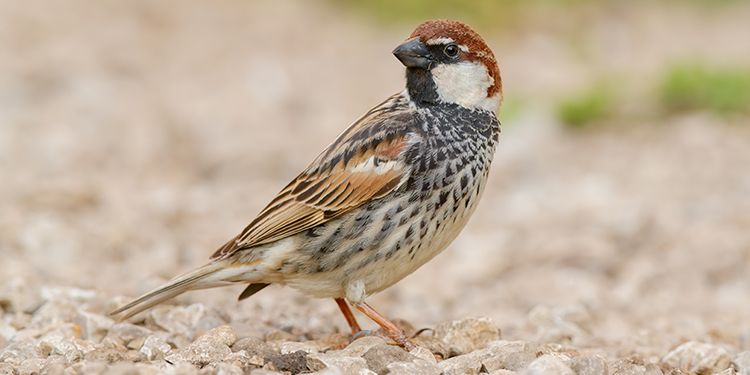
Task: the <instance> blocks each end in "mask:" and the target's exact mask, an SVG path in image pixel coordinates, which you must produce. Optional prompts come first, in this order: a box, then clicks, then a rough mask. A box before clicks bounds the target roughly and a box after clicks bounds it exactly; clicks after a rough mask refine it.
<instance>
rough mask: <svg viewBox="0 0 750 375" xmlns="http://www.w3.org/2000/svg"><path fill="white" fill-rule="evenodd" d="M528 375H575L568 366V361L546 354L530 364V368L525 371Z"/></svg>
mask: <svg viewBox="0 0 750 375" xmlns="http://www.w3.org/2000/svg"><path fill="white" fill-rule="evenodd" d="M524 374H527V375H545V374H556V375H575V372H574V371H573V369H571V368H570V366H568V364H567V363H566V361H565V360H564V359H563V358H561V357H560V356H556V355H553V354H545V355H543V356H541V357H539V358H537V359H535V360H534V361H533V362H531V363H530V364H529V367H528V368H527V369H526V371H524Z"/></svg>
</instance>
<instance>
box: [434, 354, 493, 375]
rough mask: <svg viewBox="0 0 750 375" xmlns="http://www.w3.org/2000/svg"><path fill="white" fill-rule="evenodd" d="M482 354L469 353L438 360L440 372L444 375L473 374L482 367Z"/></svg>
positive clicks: (477, 372)
mask: <svg viewBox="0 0 750 375" xmlns="http://www.w3.org/2000/svg"><path fill="white" fill-rule="evenodd" d="M482 357H483V354H482V353H479V352H474V353H469V354H464V355H460V356H457V357H453V358H450V359H446V360H445V361H441V362H438V368H439V369H440V373H441V374H444V375H462V374H465V375H475V374H479V371H480V370H481V369H482V366H483V365H482V359H483V358H482Z"/></svg>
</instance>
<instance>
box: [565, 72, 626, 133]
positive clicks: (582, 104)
mask: <svg viewBox="0 0 750 375" xmlns="http://www.w3.org/2000/svg"><path fill="white" fill-rule="evenodd" d="M614 104H615V98H614V95H613V93H612V90H611V89H610V87H609V86H608V85H606V84H602V83H597V84H596V85H594V86H593V87H591V88H590V89H587V90H585V91H584V92H582V93H580V94H577V95H575V96H573V97H570V98H567V99H565V100H563V101H562V102H560V103H559V104H558V106H557V117H558V118H559V119H560V121H562V123H563V124H564V125H566V126H568V127H570V128H575V129H580V128H585V127H589V126H592V125H595V124H597V123H601V122H602V120H604V119H606V118H609V117H611V116H612V114H613V110H614V107H615V106H614Z"/></svg>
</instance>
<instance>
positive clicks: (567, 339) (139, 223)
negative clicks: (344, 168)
mask: <svg viewBox="0 0 750 375" xmlns="http://www.w3.org/2000/svg"><path fill="white" fill-rule="evenodd" d="M435 17H440V18H455V19H460V20H463V21H466V22H468V23H469V24H471V25H473V26H474V27H475V28H476V29H477V30H478V31H479V32H480V33H481V34H482V35H483V36H484V37H485V39H486V40H487V41H488V44H489V45H490V47H491V48H492V49H493V50H494V51H495V54H496V55H497V57H498V60H499V62H500V68H501V71H502V76H503V82H504V89H505V101H504V104H503V107H502V108H501V110H500V113H499V117H500V119H501V122H502V131H503V133H502V135H501V142H500V146H499V150H498V153H497V155H496V158H495V163H494V166H493V172H492V175H491V180H490V183H489V185H488V189H487V191H486V192H485V196H484V199H483V201H482V205H481V206H480V208H479V209H478V211H477V213H476V215H475V216H474V218H473V219H472V220H471V221H470V223H469V225H468V227H467V229H466V230H465V231H464V232H463V234H462V235H461V236H460V237H459V238H458V239H457V240H456V241H455V243H454V244H453V245H452V246H451V247H450V248H449V249H448V250H447V251H446V252H445V253H443V254H442V255H440V256H439V257H437V258H436V259H435V260H433V261H432V262H430V263H428V264H427V265H426V266H424V267H423V268H421V269H420V270H419V271H417V272H416V273H415V274H413V275H411V276H410V277H408V278H406V279H405V280H403V281H402V282H401V283H399V284H397V285H396V286H394V287H393V288H391V289H390V290H388V291H386V292H383V293H381V294H379V295H376V296H374V297H372V300H371V303H372V304H373V305H374V306H376V307H378V308H379V309H380V310H381V311H382V312H383V313H384V314H386V315H389V316H391V317H400V318H404V319H406V320H408V321H409V322H411V323H412V324H414V325H415V326H417V327H430V326H432V325H434V324H436V323H439V322H441V321H445V320H450V319H457V318H463V317H467V316H477V315H482V316H488V317H491V318H492V319H494V320H495V322H496V323H497V324H498V325H499V326H500V327H501V329H502V331H503V337H504V338H508V339H519V338H523V339H535V340H539V341H542V342H558V343H570V344H573V345H578V346H581V347H595V348H603V350H607V351H609V352H612V353H616V354H618V355H628V354H629V353H639V354H642V355H651V354H654V353H661V354H663V353H664V351H665V350H667V349H669V348H671V347H673V346H674V345H675V344H676V343H679V342H682V341H684V340H685V339H700V340H712V341H715V342H719V343H721V344H723V345H727V346H731V347H733V348H736V349H737V350H741V349H744V350H747V349H750V341H748V339H750V316H749V315H748V314H747V312H748V311H750V298H749V296H750V276H749V275H748V273H747V271H746V270H747V268H748V266H750V124H749V119H750V117H749V116H750V43H748V37H749V36H750V29H749V28H748V23H747V20H748V19H750V3H749V2H747V1H739V0H738V1H731V0H715V1H709V0H704V1H701V0H692V1H677V0H674V1H670V0H664V1H645V0H643V1H616V0H611V1H593V0H577V1H561V0H560V1H555V0H545V1H535V2H530V1H521V0H515V1H490V0H483V1H474V2H467V1H459V0H452V1H427V0H420V1H410V2H403V1H397V0H382V1H378V0H365V1H359V2H348V1H343V0H317V1H301V0H297V1H283V2H282V1H239V0H236V1H235V0H217V1H210V2H207V1H193V0H188V1H159V2H154V1H147V0H132V1H114V0H105V1H96V2H90V1H84V0H70V1H65V2H62V1H38V0H32V1H10V0H7V1H0V181H1V183H0V312H2V311H3V309H5V312H6V313H11V312H14V313H19V312H22V311H25V309H26V310H29V311H31V310H30V309H33V308H34V306H35V305H34V303H35V301H37V300H38V299H39V298H41V297H38V296H39V295H40V294H44V290H45V288H51V287H61V286H65V287H75V288H80V289H81V290H93V291H95V293H96V294H97V295H99V296H101V298H102V300H103V301H105V302H103V304H104V305H105V306H106V307H112V306H113V304H114V302H112V301H113V298H114V297H115V296H118V295H120V296H134V295H137V294H140V293H142V292H144V291H146V290H148V289H150V288H152V287H154V286H156V285H157V284H160V283H161V282H163V281H165V280H166V279H169V278H171V277H172V276H174V275H176V274H178V273H181V272H183V271H185V270H188V269H190V268H192V267H194V266H197V265H200V264H202V263H204V262H205V261H206V260H207V258H208V256H209V255H210V254H211V253H212V252H213V251H214V250H215V249H216V248H217V247H218V246H219V245H221V244H223V243H224V242H225V241H226V240H227V239H228V238H230V237H232V236H234V235H235V234H236V233H237V232H238V231H240V230H241V229H242V228H243V227H244V226H245V225H246V224H247V222H249V220H251V219H252V218H253V217H254V215H255V214H256V213H257V212H258V211H259V210H260V209H261V208H262V207H263V206H264V205H265V204H266V203H267V202H268V200H269V199H270V198H271V197H272V196H273V194H275V193H276V192H277V191H278V190H279V189H280V188H281V187H282V186H284V185H285V184H286V183H287V182H288V181H289V180H290V179H291V178H292V177H293V176H295V175H296V174H297V173H298V172H299V171H300V170H301V169H302V168H304V167H305V166H306V165H307V163H308V162H309V161H311V160H312V159H313V158H314V157H315V156H316V155H317V153H318V152H320V151H321V150H322V149H323V147H325V146H326V145H327V144H328V143H329V142H330V141H332V140H333V139H334V138H335V136H336V135H337V134H338V133H339V132H341V131H342V130H343V129H344V128H345V127H346V126H348V124H350V123H351V122H352V121H353V120H355V119H356V118H357V117H358V116H360V115H361V114H363V113H364V112H366V111H367V110H368V109H369V108H371V107H372V106H374V105H375V104H377V103H379V102H380V101H382V100H383V99H384V98H385V97H387V96H388V95H390V94H392V93H394V92H397V91H400V90H401V89H402V88H403V84H404V79H403V67H402V66H401V65H400V64H399V63H398V61H397V60H396V59H395V58H394V57H393V56H392V55H391V50H392V49H393V48H394V47H395V46H396V45H398V44H399V43H400V41H402V40H404V39H405V38H406V36H407V35H408V34H409V33H410V32H411V30H412V29H413V28H414V27H415V26H416V25H417V24H418V23H420V22H422V21H423V20H425V19H429V18H435ZM241 289H242V288H241V287H236V288H225V289H217V290H211V291H203V292H197V293H192V294H188V295H186V296H183V297H180V298H179V299H178V300H177V302H178V303H181V304H182V303H192V302H202V303H205V304H206V305H207V306H209V307H210V308H215V309H219V310H221V311H222V313H223V314H226V315H225V316H226V319H227V320H228V321H230V322H231V323H232V324H233V325H234V326H235V327H251V328H247V329H287V330H288V329H296V330H300V331H302V332H305V331H314V330H320V331H324V332H326V331H327V332H330V331H334V330H337V329H340V330H342V331H345V329H344V327H345V323H344V321H343V319H341V317H340V316H339V313H338V311H337V309H336V306H335V304H333V302H332V301H328V300H315V299H310V298H307V297H304V296H302V295H301V294H299V293H297V292H295V291H293V290H290V289H288V288H282V287H272V288H268V289H266V290H264V291H262V292H261V293H259V294H258V295H256V296H254V297H253V298H251V299H250V300H247V301H244V302H242V303H237V302H236V296H237V294H238V293H239V292H240V291H241ZM123 300H124V298H123V297H120V299H118V301H123ZM2 301H5V302H2ZM104 309H105V307H101V308H100V310H101V311H104ZM101 311H100V312H101ZM364 321H365V320H363V322H364ZM367 325H368V326H372V325H371V324H370V323H369V322H367ZM290 327H291V328H290ZM237 329H238V330H240V331H241V329H242V328H237ZM1 341H2V340H0V343H1Z"/></svg>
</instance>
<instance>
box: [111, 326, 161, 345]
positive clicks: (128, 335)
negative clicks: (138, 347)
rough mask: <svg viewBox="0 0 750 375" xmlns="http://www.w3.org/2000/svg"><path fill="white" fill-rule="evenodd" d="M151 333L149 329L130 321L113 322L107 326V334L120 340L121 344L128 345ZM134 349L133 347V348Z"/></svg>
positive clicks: (143, 338)
mask: <svg viewBox="0 0 750 375" xmlns="http://www.w3.org/2000/svg"><path fill="white" fill-rule="evenodd" d="M150 334H151V331H150V330H149V329H146V328H144V327H141V326H137V325H135V324H130V323H125V322H122V323H115V324H114V325H112V326H111V327H110V328H109V331H108V332H107V336H106V337H109V338H114V339H117V340H120V342H122V344H123V345H126V346H128V347H130V342H131V341H133V340H136V339H142V340H145V338H146V337H147V336H149V335H150ZM133 349H135V348H133Z"/></svg>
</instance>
